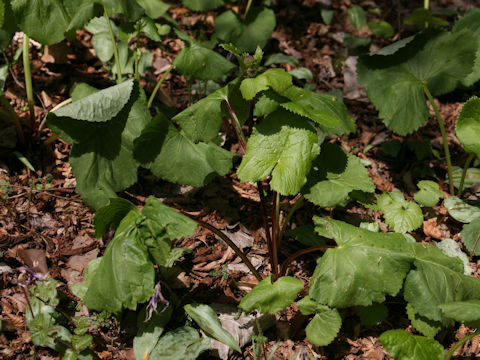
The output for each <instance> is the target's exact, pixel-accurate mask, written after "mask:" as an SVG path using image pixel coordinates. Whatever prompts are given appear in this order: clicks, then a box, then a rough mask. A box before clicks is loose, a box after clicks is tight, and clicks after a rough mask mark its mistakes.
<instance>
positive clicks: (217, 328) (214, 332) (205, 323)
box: [183, 304, 242, 353]
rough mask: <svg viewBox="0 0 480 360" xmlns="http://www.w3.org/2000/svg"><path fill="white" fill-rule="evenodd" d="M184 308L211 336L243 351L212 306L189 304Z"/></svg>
mask: <svg viewBox="0 0 480 360" xmlns="http://www.w3.org/2000/svg"><path fill="white" fill-rule="evenodd" d="M183 309H184V310H185V312H186V313H187V314H188V316H190V317H191V318H192V319H193V320H194V321H195V322H196V323H197V324H198V326H200V328H201V329H202V330H203V331H205V332H206V333H207V334H208V335H209V336H211V337H213V338H215V339H217V340H218V341H220V342H221V343H224V344H225V345H228V346H230V347H231V348H232V349H233V350H235V351H238V352H239V353H241V352H242V350H241V349H240V346H239V345H238V343H237V342H236V341H235V339H234V338H233V336H232V335H231V334H230V333H229V332H228V331H227V330H225V329H224V328H223V327H222V324H221V323H220V320H219V319H218V316H217V314H216V313H215V311H213V309H212V308H211V307H210V306H208V305H205V304H187V305H185V306H184V307H183Z"/></svg>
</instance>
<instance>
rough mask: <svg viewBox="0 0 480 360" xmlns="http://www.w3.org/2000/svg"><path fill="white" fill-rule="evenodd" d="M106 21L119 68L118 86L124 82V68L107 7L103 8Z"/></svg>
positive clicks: (116, 64)
mask: <svg viewBox="0 0 480 360" xmlns="http://www.w3.org/2000/svg"><path fill="white" fill-rule="evenodd" d="M103 11H104V16H105V20H107V25H108V31H109V32H110V39H111V40H112V46H113V56H114V58H115V66H116V68H117V84H120V83H121V82H122V67H121V65H120V57H119V56H118V48H117V41H116V40H115V34H114V33H113V28H112V23H111V22H110V16H109V15H108V10H107V7H106V6H105V5H104V6H103Z"/></svg>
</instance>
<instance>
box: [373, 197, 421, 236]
mask: <svg viewBox="0 0 480 360" xmlns="http://www.w3.org/2000/svg"><path fill="white" fill-rule="evenodd" d="M377 204H378V207H379V208H380V210H382V211H383V216H384V217H385V222H386V223H387V224H388V225H390V226H391V227H392V228H393V231H395V232H399V233H406V232H408V231H412V230H415V229H418V228H419V227H420V226H422V224H423V213H422V209H420V206H418V205H417V204H416V203H414V202H412V201H406V200H405V198H404V197H403V195H402V193H401V192H400V191H394V192H389V193H384V194H382V195H381V196H380V197H379V198H378V200H377Z"/></svg>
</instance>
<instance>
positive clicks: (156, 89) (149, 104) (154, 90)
mask: <svg viewBox="0 0 480 360" xmlns="http://www.w3.org/2000/svg"><path fill="white" fill-rule="evenodd" d="M172 69H173V64H172V65H170V67H169V68H168V69H167V71H165V72H164V73H163V74H162V77H161V78H160V80H158V81H157V85H155V88H154V89H153V91H152V95H150V99H148V104H147V107H148V108H150V106H152V103H153V99H155V95H157V92H158V90H159V89H160V86H162V83H163V81H164V80H165V78H166V77H167V75H168V74H170V71H172Z"/></svg>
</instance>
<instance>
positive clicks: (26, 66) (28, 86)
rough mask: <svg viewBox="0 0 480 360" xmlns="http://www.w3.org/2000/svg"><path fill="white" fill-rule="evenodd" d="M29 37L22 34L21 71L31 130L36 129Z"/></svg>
mask: <svg viewBox="0 0 480 360" xmlns="http://www.w3.org/2000/svg"><path fill="white" fill-rule="evenodd" d="M28 42H29V38H28V35H27V34H25V33H24V34H23V54H22V55H23V71H24V73H25V91H26V92H27V101H28V111H29V113H30V126H31V127H32V131H36V130H37V126H36V125H35V101H34V99H33V86H32V71H31V69H30V58H29V55H30V54H29V47H28Z"/></svg>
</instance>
